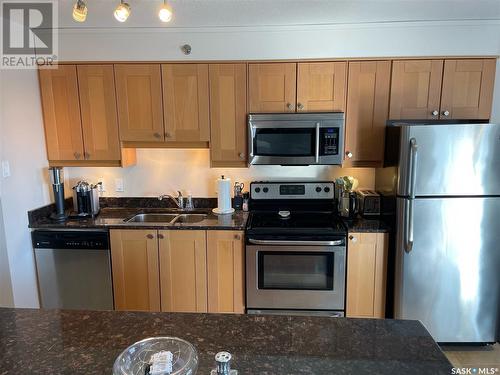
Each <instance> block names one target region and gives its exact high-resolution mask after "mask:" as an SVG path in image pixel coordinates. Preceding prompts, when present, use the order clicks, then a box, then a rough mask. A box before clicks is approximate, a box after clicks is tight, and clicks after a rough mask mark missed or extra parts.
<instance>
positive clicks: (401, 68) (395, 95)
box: [389, 60, 443, 120]
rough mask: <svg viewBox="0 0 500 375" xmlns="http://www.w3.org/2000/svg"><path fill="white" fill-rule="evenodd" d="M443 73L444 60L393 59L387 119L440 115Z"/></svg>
mask: <svg viewBox="0 0 500 375" xmlns="http://www.w3.org/2000/svg"><path fill="white" fill-rule="evenodd" d="M442 76H443V60H396V61H393V64H392V85H391V105H390V113H389V118H390V119H393V120H403V119H404V120H411V119H437V118H439V104H440V98H441V81H442Z"/></svg>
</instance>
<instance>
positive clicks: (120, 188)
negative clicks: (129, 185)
mask: <svg viewBox="0 0 500 375" xmlns="http://www.w3.org/2000/svg"><path fill="white" fill-rule="evenodd" d="M115 191H116V192H119V193H121V192H123V191H124V188H123V178H115Z"/></svg>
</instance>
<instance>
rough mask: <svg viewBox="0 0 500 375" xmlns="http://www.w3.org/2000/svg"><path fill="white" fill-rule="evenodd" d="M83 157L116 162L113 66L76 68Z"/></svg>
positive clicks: (117, 151)
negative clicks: (83, 149)
mask: <svg viewBox="0 0 500 375" xmlns="http://www.w3.org/2000/svg"><path fill="white" fill-rule="evenodd" d="M77 71H78V91H79V93H80V107H81V117H82V130H83V140H84V144H85V153H84V157H85V159H87V160H120V159H121V152H120V137H119V133H118V116H117V113H116V95H115V77H114V74H113V65H78V68H77Z"/></svg>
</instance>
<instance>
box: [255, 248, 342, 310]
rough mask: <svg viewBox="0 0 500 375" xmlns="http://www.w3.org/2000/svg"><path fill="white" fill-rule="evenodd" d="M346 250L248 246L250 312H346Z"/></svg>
mask: <svg viewBox="0 0 500 375" xmlns="http://www.w3.org/2000/svg"><path fill="white" fill-rule="evenodd" d="M345 253H346V249H345V246H308V245H307V246H302V245H301V246H290V245H248V246H247V247H246V278H247V308H248V309H301V310H344V296H345Z"/></svg>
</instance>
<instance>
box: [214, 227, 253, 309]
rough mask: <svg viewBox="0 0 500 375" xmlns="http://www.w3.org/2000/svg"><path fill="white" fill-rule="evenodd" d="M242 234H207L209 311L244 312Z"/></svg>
mask: <svg viewBox="0 0 500 375" xmlns="http://www.w3.org/2000/svg"><path fill="white" fill-rule="evenodd" d="M243 237H244V235H243V232H239V231H220V230H217V231H212V230H210V231H207V272H208V312H214V313H240V314H244V313H245V276H244V274H245V273H244V259H245V257H244V255H243V254H244V241H243Z"/></svg>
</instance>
